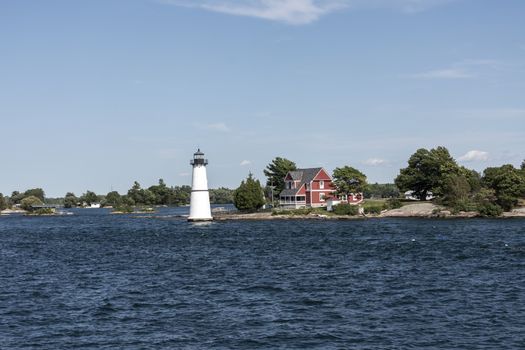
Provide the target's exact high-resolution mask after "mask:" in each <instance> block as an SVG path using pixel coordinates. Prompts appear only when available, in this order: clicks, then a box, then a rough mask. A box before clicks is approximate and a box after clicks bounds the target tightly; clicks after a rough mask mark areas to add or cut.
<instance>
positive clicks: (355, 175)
mask: <svg viewBox="0 0 525 350" xmlns="http://www.w3.org/2000/svg"><path fill="white" fill-rule="evenodd" d="M333 179H334V180H333V183H334V186H335V189H336V191H337V194H338V195H347V196H348V195H349V194H351V193H360V192H364V190H365V189H366V187H367V183H366V175H365V174H363V173H362V172H360V171H359V170H357V169H356V168H352V167H351V166H344V167H342V168H335V170H334V174H333Z"/></svg>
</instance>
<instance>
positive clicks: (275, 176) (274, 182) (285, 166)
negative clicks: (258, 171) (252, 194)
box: [264, 157, 297, 198]
mask: <svg viewBox="0 0 525 350" xmlns="http://www.w3.org/2000/svg"><path fill="white" fill-rule="evenodd" d="M296 169H297V166H296V165H295V163H294V162H292V161H291V160H288V159H286V158H281V157H277V158H275V159H274V160H272V162H271V163H270V164H268V165H267V166H266V169H264V175H265V176H266V177H267V180H266V185H267V186H273V187H274V191H273V195H274V197H275V198H277V197H279V193H281V192H282V190H284V178H285V177H286V174H288V172H289V171H292V170H296Z"/></svg>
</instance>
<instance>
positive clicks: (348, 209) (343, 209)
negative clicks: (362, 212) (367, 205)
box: [333, 204, 359, 215]
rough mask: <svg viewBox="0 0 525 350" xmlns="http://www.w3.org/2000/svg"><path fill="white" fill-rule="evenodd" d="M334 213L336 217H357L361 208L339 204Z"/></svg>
mask: <svg viewBox="0 0 525 350" xmlns="http://www.w3.org/2000/svg"><path fill="white" fill-rule="evenodd" d="M333 212H334V214H336V215H357V214H358V213H359V208H358V206H357V205H350V204H339V205H336V206H335V207H334V211H333Z"/></svg>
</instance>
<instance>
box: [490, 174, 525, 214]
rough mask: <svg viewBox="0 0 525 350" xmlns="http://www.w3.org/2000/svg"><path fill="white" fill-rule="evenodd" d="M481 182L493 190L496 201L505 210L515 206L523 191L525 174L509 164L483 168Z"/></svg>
mask: <svg viewBox="0 0 525 350" xmlns="http://www.w3.org/2000/svg"><path fill="white" fill-rule="evenodd" d="M482 183H483V185H484V186H485V187H486V188H489V189H493V190H494V192H495V195H496V198H497V199H496V203H497V204H499V205H500V206H501V207H502V208H503V209H505V210H510V209H512V208H513V207H514V206H516V204H518V199H519V198H520V197H521V196H523V195H524V193H525V176H524V175H523V173H522V172H521V171H520V170H519V169H516V168H514V166H513V165H511V164H506V165H503V166H500V167H492V168H487V169H485V171H484V172H483V178H482Z"/></svg>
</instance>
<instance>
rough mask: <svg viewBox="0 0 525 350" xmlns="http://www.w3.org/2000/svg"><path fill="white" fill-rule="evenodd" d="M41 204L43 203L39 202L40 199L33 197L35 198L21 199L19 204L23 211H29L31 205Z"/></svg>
mask: <svg viewBox="0 0 525 350" xmlns="http://www.w3.org/2000/svg"><path fill="white" fill-rule="evenodd" d="M42 204H43V203H42V201H41V200H40V198H38V197H35V196H29V197H26V198H24V199H22V201H21V202H20V207H21V208H22V209H24V210H31V209H32V207H33V205H42Z"/></svg>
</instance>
